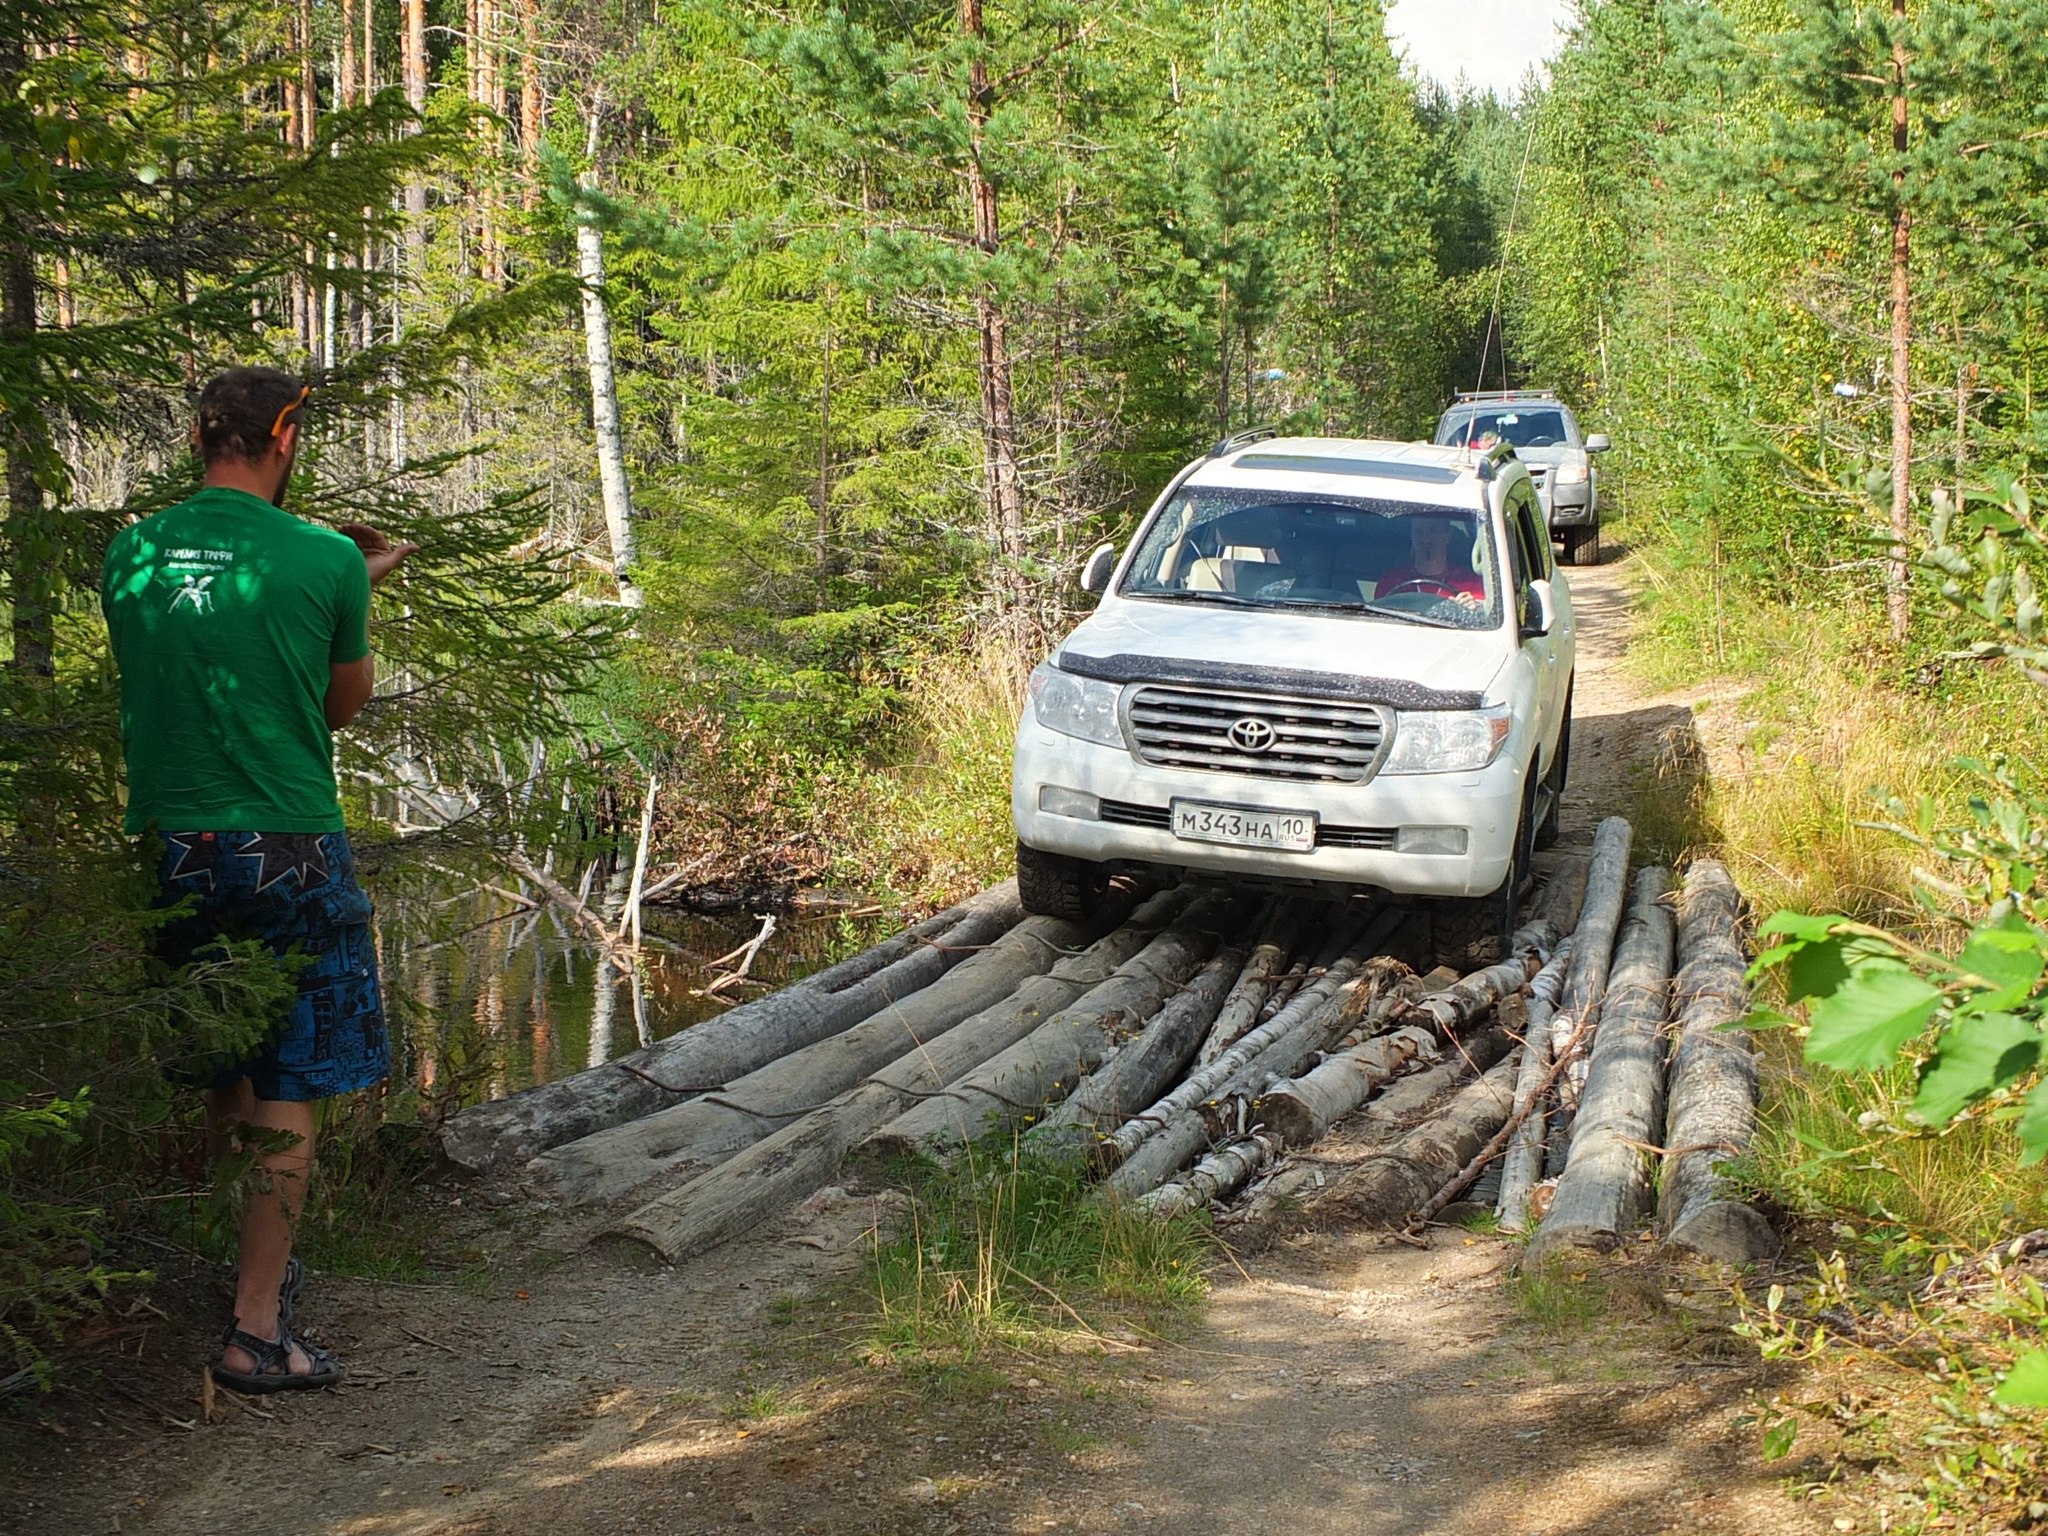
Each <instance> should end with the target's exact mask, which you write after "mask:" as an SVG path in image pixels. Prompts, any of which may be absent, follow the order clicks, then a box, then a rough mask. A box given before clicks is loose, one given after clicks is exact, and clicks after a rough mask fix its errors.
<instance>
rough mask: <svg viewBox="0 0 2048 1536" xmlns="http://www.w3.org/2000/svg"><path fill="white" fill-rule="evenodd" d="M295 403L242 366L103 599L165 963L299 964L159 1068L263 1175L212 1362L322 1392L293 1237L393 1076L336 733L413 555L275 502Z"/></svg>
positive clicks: (138, 529)
mask: <svg viewBox="0 0 2048 1536" xmlns="http://www.w3.org/2000/svg"><path fill="white" fill-rule="evenodd" d="M307 395H308V390H307V388H306V386H305V385H303V384H301V383H300V382H299V381H298V380H297V379H294V378H292V377H291V376H290V375H289V374H285V373H281V372H279V371H278V370H277V369H275V368H236V369H232V370H230V371H229V372H227V373H224V374H222V375H221V376H220V377H219V378H217V379H215V380H214V381H213V382H212V383H210V384H208V385H207V386H206V389H205V391H204V392H203V393H202V394H201V395H200V397H199V418H198V421H197V422H196V423H195V425H194V427H193V430H192V440H193V446H194V448H195V449H196V450H197V452H198V454H199V456H200V459H201V460H202V462H203V463H204V466H205V475H204V482H205V483H204V488H203V489H202V490H201V491H200V492H199V494H197V495H196V496H194V497H192V498H191V499H190V500H189V501H185V502H181V503H179V504H178V505H177V506H174V507H170V508H167V509H166V510H164V511H162V512H159V513H158V514H157V515H156V516H154V517H151V518H147V519H145V520H144V521H142V522H139V523H136V524H134V525H132V526H131V527H128V528H124V529H123V530H122V531H121V532H120V533H119V534H117V535H116V536H115V538H114V541H113V544H112V546H111V547H110V548H109V549H108V551H107V562H106V568H105V570H104V572H103V573H102V576H101V584H100V601H101V605H102V607H103V608H104V610H105V612H106V616H107V629H108V632H109V634H110V635H111V636H112V639H113V648H114V659H115V662H116V663H117V664H118V666H119V667H120V671H121V745H122V751H123V755H124V756H125V757H126V759H127V764H128V811H127V822H126V826H127V830H128V831H129V832H130V833H134V834H145V833H146V834H151V835H153V836H156V837H158V838H160V840H161V862H160V865H159V869H158V874H159V878H160V880H161V882H162V884H163V888H164V898H165V900H166V902H167V903H168V902H177V901H181V900H184V899H185V898H187V897H192V898H196V903H195V906H194V910H192V911H191V912H190V913H188V914H186V915H184V916H181V917H179V918H178V919H176V920H175V921H173V922H171V923H169V924H167V925H166V926H165V928H164V929H163V930H162V937H161V940H160V944H161V948H162V950H163V953H164V957H165V958H166V959H167V960H169V961H170V962H171V963H173V964H184V963H186V962H189V961H191V960H193V959H195V958H202V957H204V955H205V954H206V952H207V951H208V949H209V947H210V946H213V945H215V944H216V943H217V942H218V940H219V939H220V938H221V937H222V936H228V937H233V938H247V939H261V940H263V941H264V942H265V943H267V944H268V945H269V946H270V947H271V949H272V950H273V951H274V952H276V953H277V954H279V955H285V954H291V955H295V956H299V957H300V959H301V969H300V970H299V972H298V974H297V982H298V995H297V998H296V1001H295V1002H294V1003H293V1005H292V1007H291V1009H290V1011H289V1013H288V1014H287V1016H286V1018H285V1019H284V1020H283V1022H282V1023H281V1024H280V1026H279V1028H278V1030H277V1032H276V1033H275V1035H274V1036H273V1037H272V1038H270V1039H269V1040H267V1041H266V1042H265V1043H264V1044H263V1045H262V1046H261V1047H260V1048H258V1049H257V1050H255V1051H254V1052H253V1053H252V1054H250V1055H248V1056H246V1057H244V1058H242V1059H240V1060H219V1059H209V1060H204V1061H197V1062H194V1061H185V1062H176V1063H171V1064H169V1065H168V1066H167V1069H166V1070H167V1071H169V1072H170V1074H171V1075H172V1076H173V1077H175V1078H178V1079H179V1080H181V1081H191V1082H195V1083H197V1084H198V1085H199V1086H200V1087H201V1088H203V1089H204V1090H205V1096H206V1106H207V1115H208V1120H209V1123H210V1125H211V1126H212V1128H213V1130H214V1132H215V1134H216V1137H217V1139H218V1140H219V1141H220V1142H221V1143H223V1144H230V1143H232V1142H234V1141H236V1140H238V1139H242V1133H243V1132H244V1131H246V1130H248V1129H252V1128H253V1129H255V1130H259V1131H264V1132H269V1133H273V1134H270V1135H268V1136H264V1137H262V1138H260V1139H259V1140H256V1141H255V1142H254V1145H255V1146H256V1150H257V1163H258V1165H259V1168H260V1170H261V1176H260V1177H259V1179H258V1180H257V1191H256V1193H255V1194H253V1195H252V1196H251V1198H250V1201H249V1205H248V1208H247V1210H246V1211H245V1212H244V1213H243V1217H242V1228H241V1256H240V1257H241V1262H240V1265H239V1268H238V1271H237V1276H236V1292H235V1314H234V1318H233V1319H232V1321H230V1323H229V1324H228V1327H227V1329H226V1331H225V1332H224V1333H223V1335H222V1339H221V1343H222V1350H221V1358H220V1360H219V1361H218V1362H217V1363H216V1364H215V1366H214V1368H213V1370H214V1375H215V1377H216V1378H217V1379H218V1380H219V1381H221V1382H222V1383H224V1384H225V1385H228V1386H231V1387H234V1388H236V1389H238V1390H240V1391H244V1392H276V1391H281V1390H286V1389H290V1388H308V1387H324V1386H329V1385H331V1384H333V1383H334V1382H335V1381H338V1380H339V1379H340V1377H341V1367H340V1364H339V1362H337V1361H336V1360H335V1358H334V1356H333V1355H332V1354H331V1353H329V1352H328V1351H326V1350H323V1349H319V1348H317V1347H315V1346H313V1345H310V1344H308V1343H306V1342H305V1341H304V1340H303V1339H300V1338H298V1337H296V1336H295V1335H294V1334H293V1331H292V1301H293V1298H294V1297H295V1296H296V1295H297V1293H298V1286H299V1280H300V1268H299V1264H298V1261H297V1260H296V1259H294V1258H293V1257H292V1251H291V1250H292V1227H293V1224H294V1223H295V1221H296V1219H297V1216H298V1212H299V1206H300V1201H301V1199H302V1197H303V1194H304V1189H305V1181H306V1175H307V1173H308V1171H309V1169H310V1168H311V1166H312V1160H313V1133H314V1129H315V1124H316V1117H317V1108H318V1101H319V1100H321V1099H324V1098H331V1097H333V1096H334V1095H337V1094H342V1093H349V1092H352V1091H354V1090H355V1089H358V1088H365V1087H368V1086H370V1085H371V1084H373V1083H377V1082H381V1081H382V1080H383V1078H384V1077H385V1076H386V1075H387V1073H388V1072H389V1070H390V1048H389V1045H388V1042H387V1040H386V1037H385V1030H384V1008H383V1000H382V996H381V994H380V991H379V987H378V980H377V961H376V952H375V950H374V948H373V947H372V944H371V939H370V903H369V899H368V898H367V897H366V896H365V895H364V894H363V891H362V888H361V886H359V885H358V884H357V883H356V879H355V861H354V859H353V857H352V855H351V854H350V851H349V846H348V839H347V837H346V835H345V834H344V833H343V831H342V820H341V801H340V798H339V796H338V795H337V793H336V789H335V781H334V742H333V735H332V733H333V732H334V731H336V730H339V729H340V728H341V727H343V726H345V725H347V724H348V723H349V722H350V721H352V720H353V719H355V717H356V714H357V713H358V712H359V711H360V710H361V709H362V707H363V705H364V704H366V703H367V702H369V698H370V694H371V690H372V687H373V685H374V683H375V673H374V671H373V668H372V663H371V659H370V640H369V630H368V625H369V613H370V589H371V587H373V586H375V585H376V584H377V583H378V582H379V581H381V580H383V579H384V577H386V576H388V575H390V574H391V572H392V571H393V570H395V569H396V568H397V567H398V565H399V564H400V562H402V561H403V560H404V559H405V557H406V556H407V555H409V554H410V553H412V551H413V548H414V546H412V545H410V544H400V545H395V546H394V545H393V544H392V543H391V542H390V541H389V540H388V539H386V538H385V537H384V536H383V535H382V534H380V533H378V532H377V531H376V530H375V529H373V528H366V527H363V526H361V525H360V524H348V525H345V526H344V527H343V528H342V529H340V530H339V531H336V530H333V529H329V528H324V527H320V526H319V525H317V524H313V523H308V522H305V521H303V520H301V519H299V518H297V517H293V516H292V515H291V514H289V513H287V512H284V511H282V510H281V505H282V503H283V501H284V492H285V487H286V486H287V485H289V484H290V482H291V476H292V465H293V461H294V459H295V457H296V455H297V453H298V445H299V414H300V412H301V409H302V408H303V407H304V405H305V402H306V398H307Z"/></svg>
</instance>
